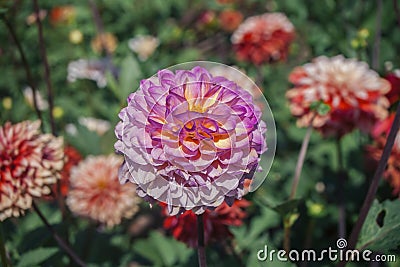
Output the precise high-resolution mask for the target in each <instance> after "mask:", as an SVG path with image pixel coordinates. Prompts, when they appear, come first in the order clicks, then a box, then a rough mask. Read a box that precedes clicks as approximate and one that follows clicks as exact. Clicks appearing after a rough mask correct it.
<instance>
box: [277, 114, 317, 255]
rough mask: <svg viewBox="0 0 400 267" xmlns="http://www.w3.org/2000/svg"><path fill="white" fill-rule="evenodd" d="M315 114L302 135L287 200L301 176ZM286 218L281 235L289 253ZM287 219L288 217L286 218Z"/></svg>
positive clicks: (288, 223) (294, 194) (290, 198)
mask: <svg viewBox="0 0 400 267" xmlns="http://www.w3.org/2000/svg"><path fill="white" fill-rule="evenodd" d="M315 116H316V114H314V116H313V117H312V119H311V121H310V125H309V126H308V128H307V132H306V134H305V135H304V138H303V143H302V144H301V148H300V152H299V157H298V159H297V164H296V169H295V172H294V178H293V184H292V190H291V192H290V196H289V200H292V199H294V198H295V197H296V192H297V187H298V185H299V182H300V176H301V171H302V170H303V165H304V160H305V158H306V153H307V149H308V144H309V143H310V138H311V133H312V129H313V122H314V119H315ZM286 220H287V219H284V224H283V231H284V237H283V248H284V249H285V251H286V252H287V253H289V250H290V232H291V227H292V226H291V223H290V222H287V221H286ZM288 220H289V219H288Z"/></svg>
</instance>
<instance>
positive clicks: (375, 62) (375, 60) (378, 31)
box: [371, 0, 382, 70]
mask: <svg viewBox="0 0 400 267" xmlns="http://www.w3.org/2000/svg"><path fill="white" fill-rule="evenodd" d="M376 4H377V9H376V24H375V37H374V47H373V51H372V64H371V65H372V68H373V69H375V70H377V69H378V67H379V56H380V45H381V35H382V0H376Z"/></svg>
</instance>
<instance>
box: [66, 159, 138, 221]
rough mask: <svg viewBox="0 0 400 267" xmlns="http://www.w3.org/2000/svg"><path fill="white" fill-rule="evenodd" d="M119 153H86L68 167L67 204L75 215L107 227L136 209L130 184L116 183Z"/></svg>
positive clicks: (135, 198) (134, 189) (120, 161)
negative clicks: (86, 155) (105, 154)
mask: <svg viewBox="0 0 400 267" xmlns="http://www.w3.org/2000/svg"><path fill="white" fill-rule="evenodd" d="M122 161H123V159H122V157H120V156H116V155H109V156H89V157H87V158H86V159H85V160H84V161H81V162H80V163H79V165H78V166H76V167H73V168H72V169H71V176H70V191H69V192H68V195H67V205H68V207H69V209H70V210H71V211H72V212H73V213H74V214H76V215H79V216H83V217H88V218H90V219H92V220H95V221H98V222H100V223H102V224H105V225H106V226H108V227H112V226H114V225H117V224H120V223H121V220H122V218H131V217H132V216H133V215H134V214H135V213H136V212H137V211H138V209H139V207H138V203H139V198H138V197H137V195H136V187H135V186H134V185H133V184H129V185H126V186H122V185H120V184H119V183H118V168H119V166H120V165H121V163H122Z"/></svg>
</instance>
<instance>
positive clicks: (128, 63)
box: [119, 55, 142, 101]
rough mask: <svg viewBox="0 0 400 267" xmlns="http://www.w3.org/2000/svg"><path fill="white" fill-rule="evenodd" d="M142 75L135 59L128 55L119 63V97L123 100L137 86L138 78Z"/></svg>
mask: <svg viewBox="0 0 400 267" xmlns="http://www.w3.org/2000/svg"><path fill="white" fill-rule="evenodd" d="M140 77H142V71H141V70H140V66H139V64H138V62H137V60H136V59H135V58H134V57H133V56H132V55H128V56H127V57H126V58H125V59H124V60H123V61H122V64H121V73H120V76H119V86H120V93H119V95H120V97H121V100H123V101H125V99H126V98H127V97H128V95H129V94H130V93H132V92H134V91H136V89H137V88H139V79H140Z"/></svg>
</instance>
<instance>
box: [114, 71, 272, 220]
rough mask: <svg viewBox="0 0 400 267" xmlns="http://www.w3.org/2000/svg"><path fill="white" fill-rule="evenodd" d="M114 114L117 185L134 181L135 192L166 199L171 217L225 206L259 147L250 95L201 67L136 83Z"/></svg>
mask: <svg viewBox="0 0 400 267" xmlns="http://www.w3.org/2000/svg"><path fill="white" fill-rule="evenodd" d="M119 117H120V119H121V122H119V124H118V125H117V126H116V130H115V133H116V135H117V138H118V141H117V142H116V144H115V149H116V151H117V153H120V154H123V155H124V156H125V161H124V164H123V165H122V167H121V170H120V175H119V178H120V181H121V183H126V182H128V181H130V182H132V183H134V184H136V185H137V186H138V194H139V195H140V196H142V197H145V198H146V199H147V200H149V201H152V200H154V199H156V200H158V201H161V202H164V203H166V204H167V206H168V211H169V213H170V214H177V213H179V212H180V211H182V210H184V209H186V210H193V211H194V212H195V213H196V214H200V213H203V212H204V211H205V209H207V208H208V207H212V208H213V207H217V206H219V205H221V204H222V203H223V201H227V202H228V204H232V203H233V201H234V199H236V198H241V197H242V196H243V193H244V190H243V183H244V181H245V179H252V177H253V173H254V171H256V170H258V168H259V166H258V162H259V156H260V154H262V153H263V152H264V151H265V150H266V142H265V137H264V134H265V131H266V126H265V123H264V122H263V121H261V120H260V118H261V111H260V110H259V108H258V107H257V106H255V105H254V103H253V100H252V97H251V95H250V94H249V93H248V92H246V91H245V90H243V89H242V88H241V87H239V86H238V85H237V84H235V83H234V82H232V81H229V80H228V79H226V78H224V77H221V76H212V75H211V74H210V73H209V72H208V71H207V70H206V69H204V68H202V67H194V68H193V69H191V70H188V71H186V70H176V71H175V72H172V71H169V70H161V71H159V72H158V74H157V76H156V77H152V78H150V79H146V80H143V81H142V82H141V84H140V89H139V90H138V91H137V92H135V93H133V94H131V95H130V96H129V97H128V106H127V107H125V108H124V109H122V111H121V112H120V114H119Z"/></svg>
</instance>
